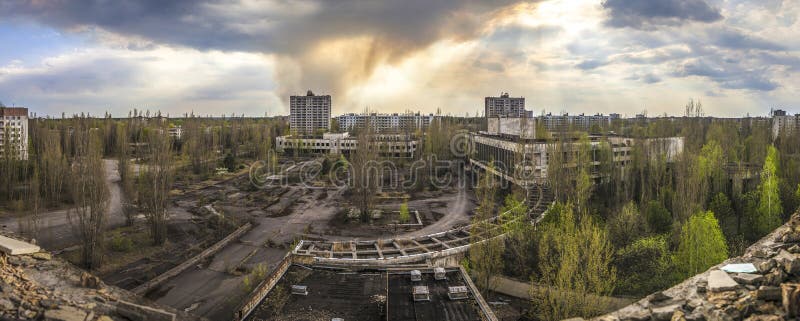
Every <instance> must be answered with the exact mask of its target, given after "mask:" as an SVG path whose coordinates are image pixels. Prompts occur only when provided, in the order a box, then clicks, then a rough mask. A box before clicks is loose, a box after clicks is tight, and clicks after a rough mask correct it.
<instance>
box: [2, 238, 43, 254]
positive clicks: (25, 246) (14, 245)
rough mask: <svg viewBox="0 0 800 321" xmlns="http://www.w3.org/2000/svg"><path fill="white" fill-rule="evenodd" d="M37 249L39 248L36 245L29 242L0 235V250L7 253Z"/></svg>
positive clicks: (29, 252) (28, 251)
mask: <svg viewBox="0 0 800 321" xmlns="http://www.w3.org/2000/svg"><path fill="white" fill-rule="evenodd" d="M39 250H41V249H40V248H39V247H38V246H36V245H33V244H31V243H28V242H23V241H20V240H15V239H12V238H10V237H5V236H2V235H0V251H2V252H3V253H6V254H8V255H20V254H31V253H36V252H39Z"/></svg>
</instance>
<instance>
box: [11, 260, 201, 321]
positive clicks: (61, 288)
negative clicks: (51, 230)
mask: <svg viewBox="0 0 800 321" xmlns="http://www.w3.org/2000/svg"><path fill="white" fill-rule="evenodd" d="M197 319H198V318H196V317H192V316H188V315H186V314H185V313H179V312H176V311H171V310H170V309H169V308H165V307H160V306H159V307H156V306H154V305H153V304H152V303H150V302H146V301H145V300H144V299H141V298H139V297H137V296H135V295H133V294H131V293H130V292H128V291H125V290H122V289H119V288H116V287H111V286H106V285H105V284H103V282H102V281H101V280H100V279H99V278H97V277H96V276H93V275H91V274H89V273H86V272H84V271H82V270H80V269H78V268H77V267H75V266H73V265H71V264H69V263H67V262H64V261H62V260H60V259H57V258H53V257H52V256H51V255H50V253H47V252H36V253H28V254H21V255H9V254H6V253H0V320H48V321H92V320H95V321H110V320H132V321H144V320H197Z"/></svg>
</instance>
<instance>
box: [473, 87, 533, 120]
mask: <svg viewBox="0 0 800 321" xmlns="http://www.w3.org/2000/svg"><path fill="white" fill-rule="evenodd" d="M484 108H485V110H484V115H486V118H492V117H503V118H504V117H509V118H520V117H532V116H533V112H529V111H526V110H525V97H509V95H508V93H502V94H501V95H500V97H486V103H485V107H484Z"/></svg>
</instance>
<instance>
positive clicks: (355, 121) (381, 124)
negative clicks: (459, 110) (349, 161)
mask: <svg viewBox="0 0 800 321" xmlns="http://www.w3.org/2000/svg"><path fill="white" fill-rule="evenodd" d="M433 118H434V116H433V114H428V115H421V114H420V113H416V114H412V113H407V114H397V113H394V114H378V113H371V114H354V113H350V114H344V115H341V116H339V117H336V120H337V122H338V123H339V129H340V130H342V131H348V130H353V129H357V128H365V126H366V125H367V124H369V126H370V128H372V129H373V130H375V131H376V132H395V133H402V132H411V131H415V130H417V129H425V128H427V127H428V126H429V125H430V124H431V122H432V121H433Z"/></svg>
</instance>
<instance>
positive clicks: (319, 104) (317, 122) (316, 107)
mask: <svg viewBox="0 0 800 321" xmlns="http://www.w3.org/2000/svg"><path fill="white" fill-rule="evenodd" d="M289 129H290V130H291V131H292V132H294V133H297V134H301V135H302V134H306V135H307V134H313V133H314V132H317V131H323V132H327V131H329V130H330V129H331V96H330V95H322V96H318V95H314V93H313V92H311V91H310V90H309V91H308V93H306V95H305V96H291V97H289Z"/></svg>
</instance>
